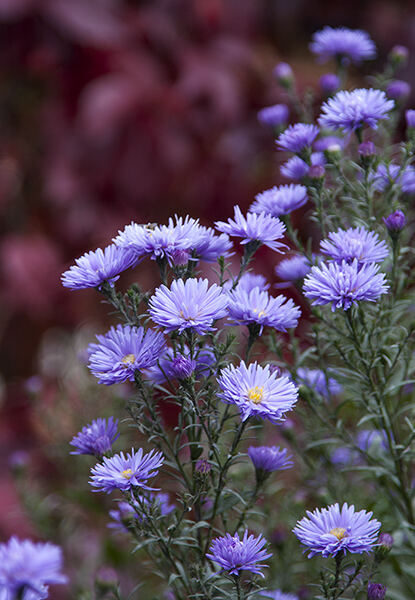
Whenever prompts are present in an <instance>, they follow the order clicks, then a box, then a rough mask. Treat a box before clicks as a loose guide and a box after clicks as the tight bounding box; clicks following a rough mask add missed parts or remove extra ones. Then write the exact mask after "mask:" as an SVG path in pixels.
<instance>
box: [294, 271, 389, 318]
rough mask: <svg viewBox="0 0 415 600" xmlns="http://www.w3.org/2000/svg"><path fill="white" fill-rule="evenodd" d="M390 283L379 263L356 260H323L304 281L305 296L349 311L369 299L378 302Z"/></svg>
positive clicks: (318, 303)
mask: <svg viewBox="0 0 415 600" xmlns="http://www.w3.org/2000/svg"><path fill="white" fill-rule="evenodd" d="M388 289H389V286H388V285H387V283H386V280H385V276H384V274H383V273H379V266H378V265H376V264H374V263H365V264H364V265H362V266H359V263H358V261H357V260H356V259H355V260H354V261H353V262H352V263H351V264H348V263H347V262H346V261H343V262H342V263H341V264H339V263H329V264H328V265H327V264H324V263H322V264H321V265H320V266H314V267H312V268H311V272H310V273H309V274H308V275H307V276H306V278H305V280H304V286H303V290H304V295H305V296H306V297H307V298H310V300H312V301H313V302H312V304H317V305H322V304H331V310H332V311H335V310H336V308H343V310H348V309H349V308H350V307H351V305H352V304H356V303H357V302H360V301H363V300H366V301H368V302H375V301H376V300H377V299H378V298H379V296H381V295H382V294H386V292H387V291H388Z"/></svg>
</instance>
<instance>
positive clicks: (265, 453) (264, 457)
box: [248, 446, 293, 472]
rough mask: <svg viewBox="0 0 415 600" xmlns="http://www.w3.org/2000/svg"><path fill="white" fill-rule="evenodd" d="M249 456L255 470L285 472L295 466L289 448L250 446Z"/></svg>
mask: <svg viewBox="0 0 415 600" xmlns="http://www.w3.org/2000/svg"><path fill="white" fill-rule="evenodd" d="M248 456H249V458H250V459H251V461H252V464H253V465H254V467H255V469H258V470H261V471H267V472H272V471H283V470H285V469H290V468H291V467H292V466H293V461H292V460H291V459H292V456H291V455H290V454H288V450H287V448H282V449H281V448H279V447H278V446H250V447H249V448H248Z"/></svg>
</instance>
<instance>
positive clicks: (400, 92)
mask: <svg viewBox="0 0 415 600" xmlns="http://www.w3.org/2000/svg"><path fill="white" fill-rule="evenodd" d="M410 93H411V86H410V85H409V83H407V82H406V81H402V80H401V79H394V80H393V81H391V82H390V83H389V84H388V86H387V88H386V94H387V95H388V96H389V98H393V99H394V100H404V99H406V98H407V97H408V96H409V94H410Z"/></svg>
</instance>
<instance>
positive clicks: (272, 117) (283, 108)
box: [258, 104, 290, 127]
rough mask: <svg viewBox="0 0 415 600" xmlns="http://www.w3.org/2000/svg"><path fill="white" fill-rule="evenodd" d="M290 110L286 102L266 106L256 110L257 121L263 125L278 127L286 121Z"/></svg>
mask: <svg viewBox="0 0 415 600" xmlns="http://www.w3.org/2000/svg"><path fill="white" fill-rule="evenodd" d="M289 114H290V111H289V108H288V106H287V105H286V104H274V105H273V106H266V107H265V108H262V109H261V110H260V111H259V112H258V121H259V122H260V123H262V124H263V125H269V126H270V127H278V126H279V125H283V124H284V123H286V122H287V121H288V117H289Z"/></svg>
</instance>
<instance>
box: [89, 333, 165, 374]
mask: <svg viewBox="0 0 415 600" xmlns="http://www.w3.org/2000/svg"><path fill="white" fill-rule="evenodd" d="M97 340H98V342H99V343H98V344H90V345H89V348H88V351H89V364H88V367H89V369H90V370H91V372H92V374H93V375H95V377H97V378H98V380H99V383H104V384H105V385H112V384H113V383H122V382H124V381H133V380H134V374H135V371H141V370H142V369H148V368H149V367H152V366H153V365H155V364H156V362H157V360H158V358H159V357H160V355H161V354H162V352H163V351H164V347H165V343H164V338H163V335H162V334H161V333H158V332H155V331H152V330H151V329H147V331H146V330H145V329H144V327H131V326H130V325H117V327H116V328H115V327H111V329H110V330H109V331H108V332H107V333H106V334H105V335H97Z"/></svg>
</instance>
